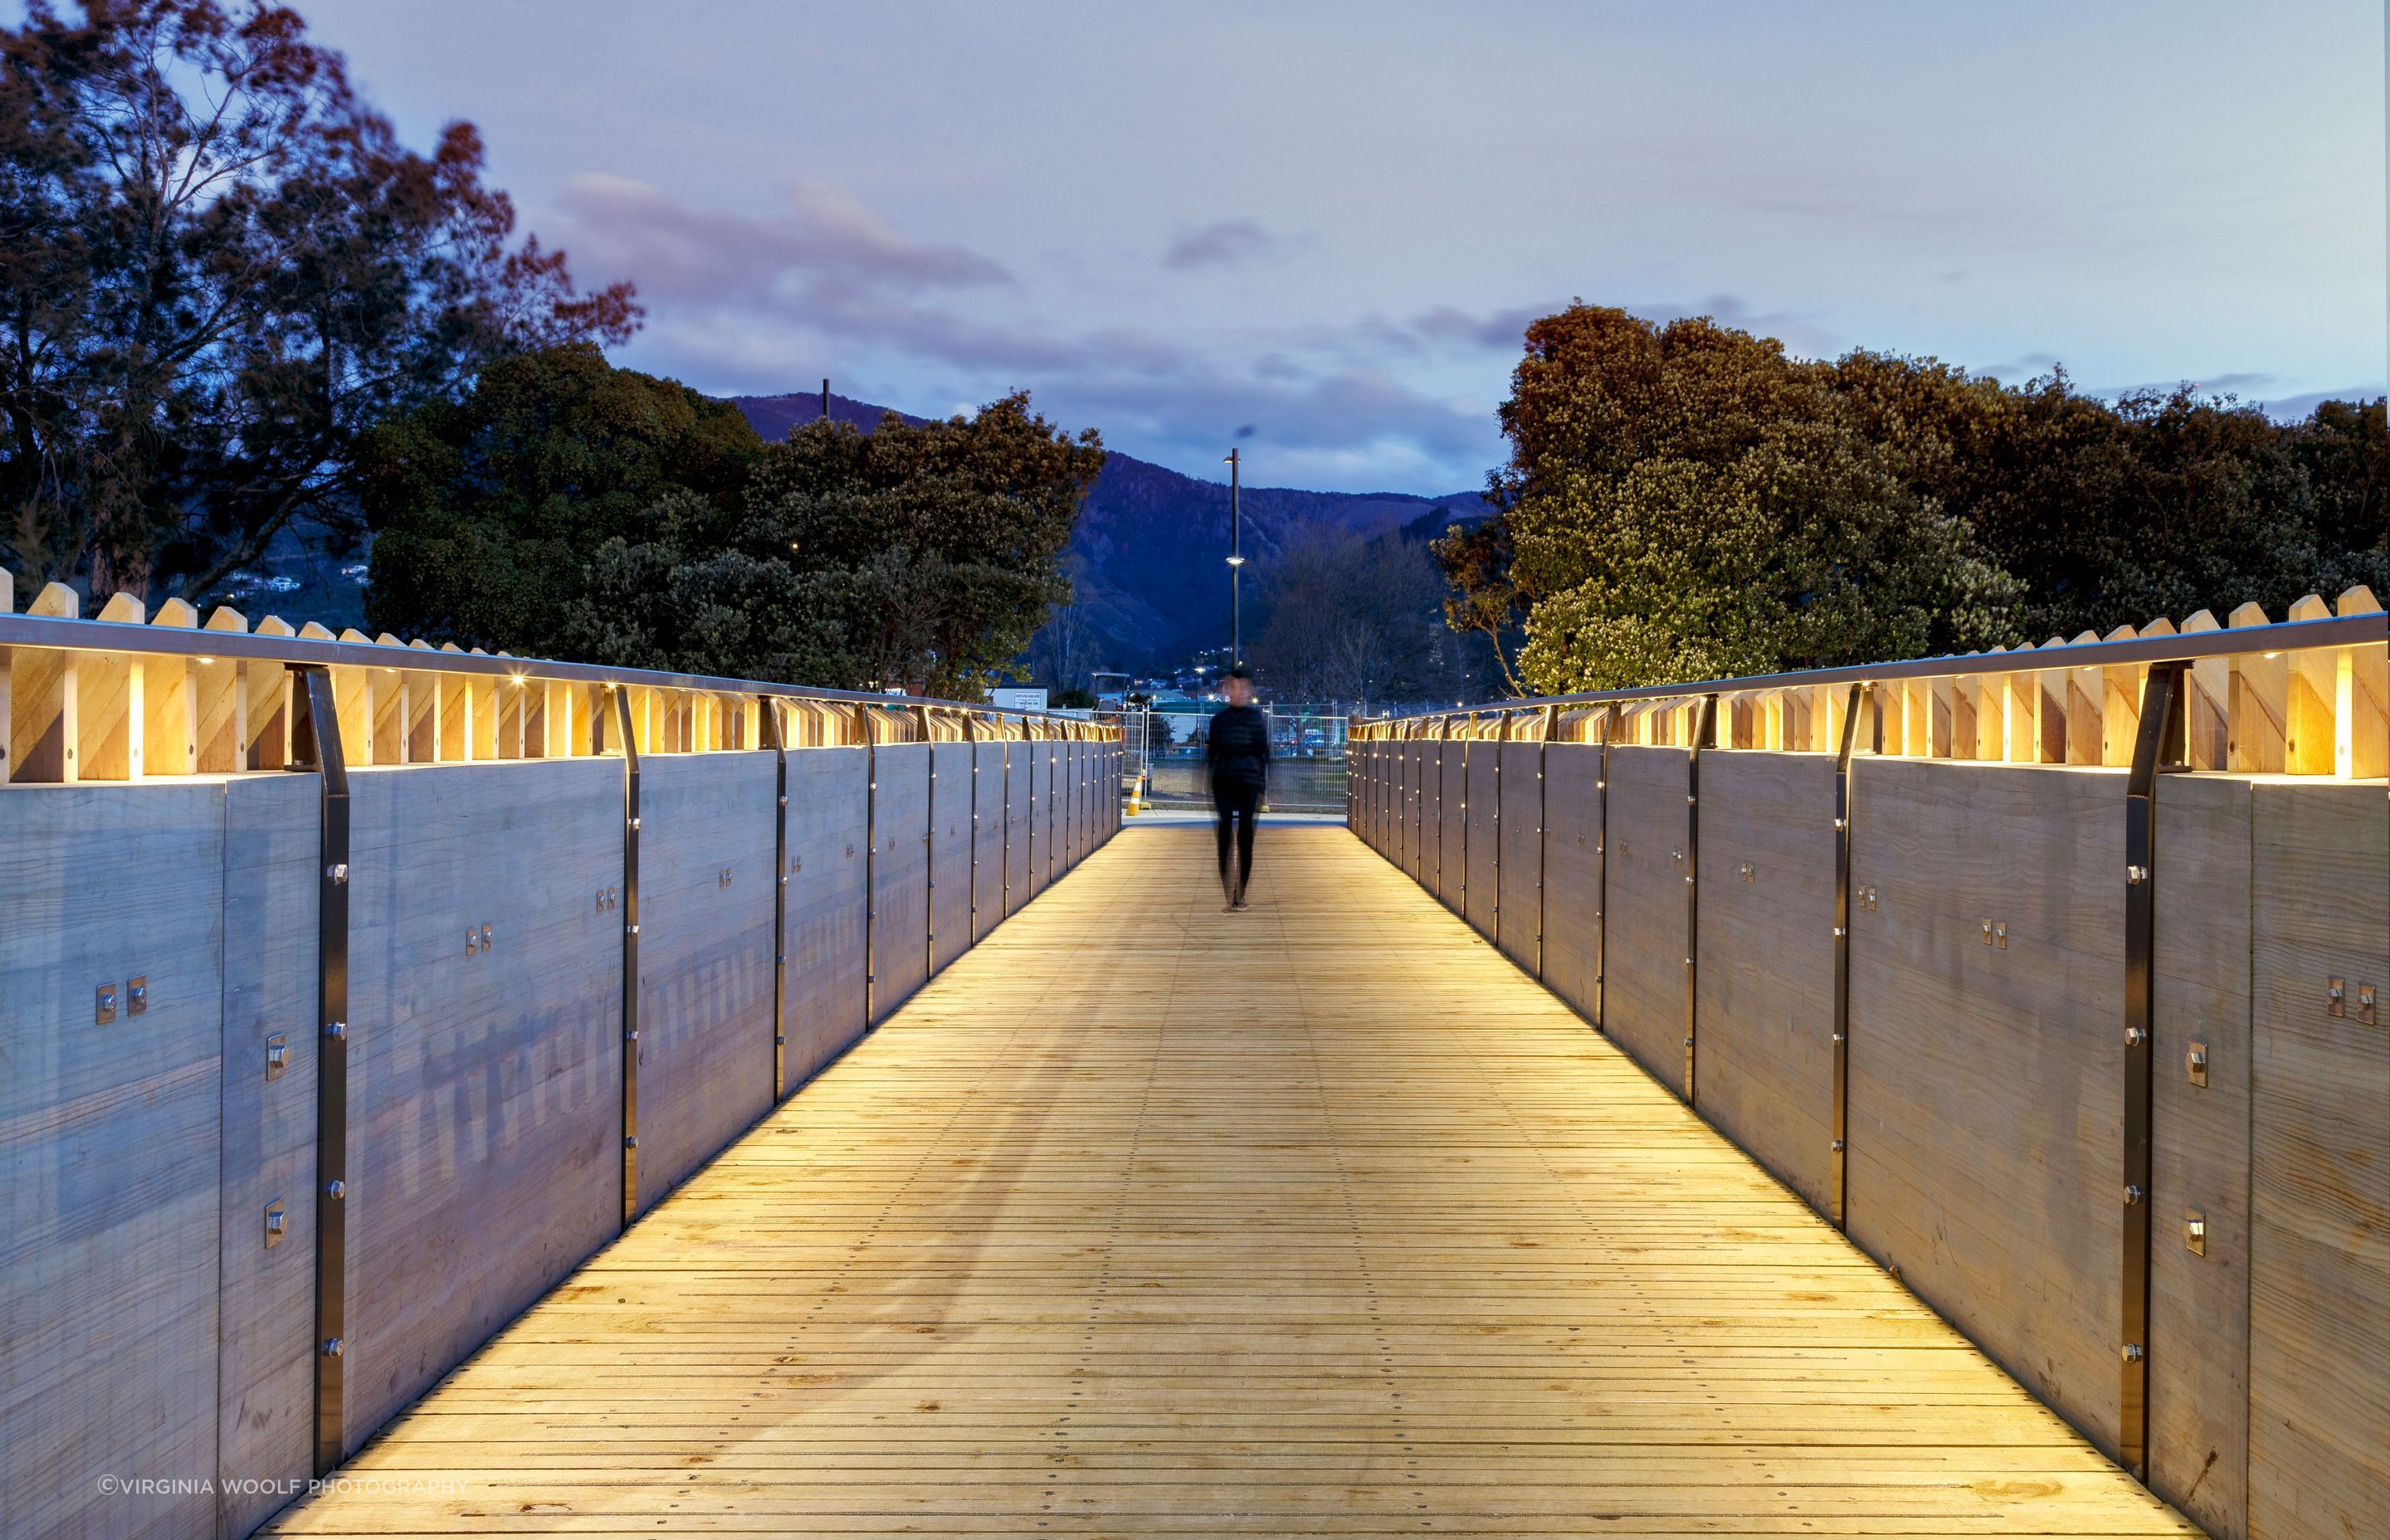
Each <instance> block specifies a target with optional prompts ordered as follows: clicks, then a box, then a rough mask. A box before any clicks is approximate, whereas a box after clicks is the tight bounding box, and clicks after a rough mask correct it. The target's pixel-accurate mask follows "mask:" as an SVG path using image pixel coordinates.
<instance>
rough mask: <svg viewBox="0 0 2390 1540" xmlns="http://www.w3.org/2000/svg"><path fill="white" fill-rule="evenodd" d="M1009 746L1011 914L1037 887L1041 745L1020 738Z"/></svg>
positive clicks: (1007, 896) (1007, 903)
mask: <svg viewBox="0 0 2390 1540" xmlns="http://www.w3.org/2000/svg"><path fill="white" fill-rule="evenodd" d="M1005 748H1006V750H1007V751H1008V752H1009V754H1010V756H1011V759H1010V762H1009V769H1008V770H1007V772H1006V774H1007V776H1008V782H1007V786H1008V790H1007V804H1006V810H1005V812H1006V824H1005V839H1004V852H1005V854H1004V912H1005V913H1006V914H1008V915H1009V914H1013V913H1016V912H1018V911H1019V909H1020V908H1021V906H1022V905H1024V904H1026V903H1028V902H1029V900H1030V897H1031V895H1032V893H1033V892H1034V891H1035V868H1036V862H1035V856H1036V853H1037V844H1036V841H1035V839H1034V835H1035V832H1036V823H1035V818H1034V815H1035V813H1036V810H1037V745H1035V744H1034V743H1030V742H1027V741H1024V740H1018V739H1016V740H1015V741H1013V742H1011V743H1009V744H1007V745H1006V746H1005Z"/></svg>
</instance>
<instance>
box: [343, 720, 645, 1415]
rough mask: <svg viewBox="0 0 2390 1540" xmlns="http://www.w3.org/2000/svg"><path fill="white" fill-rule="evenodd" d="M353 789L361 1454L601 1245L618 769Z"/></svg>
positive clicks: (613, 765)
mask: <svg viewBox="0 0 2390 1540" xmlns="http://www.w3.org/2000/svg"><path fill="white" fill-rule="evenodd" d="M350 783H351V789H352V797H353V804H352V807H353V811H352V821H353V827H352V841H353V844H352V853H351V855H350V857H349V869H350V872H351V874H352V875H351V879H350V894H351V897H350V905H351V908H350V937H351V939H350V949H349V1197H348V1200H347V1202H348V1283H347V1287H348V1330H347V1332H346V1333H345V1335H346V1339H347V1341H348V1352H347V1354H346V1363H347V1388H348V1405H347V1414H346V1435H347V1442H348V1447H349V1448H351V1449H354V1448H356V1447H357V1446H358V1445H360V1444H363V1443H364V1442H365V1440H366V1438H367V1437H369V1436H370V1435H371V1434H372V1433H373V1431H375V1430H376V1429H378V1428H379V1427H380V1426H381V1424H382V1423H383V1421H384V1420H386V1419H387V1418H389V1417H390V1416H391V1415H392V1413H394V1412H396V1411H397V1410H398V1409H399V1408H400V1407H402V1406H404V1405H406V1404H407V1403H408V1402H409V1401H412V1400H413V1399H415V1397H417V1396H418V1395H420V1394H421V1393H422V1392H424V1390H425V1389H427V1388H428V1387H429V1386H430V1384H431V1383H432V1382H433V1381H435V1380H438V1379H439V1378H440V1376H441V1375H442V1374H443V1373H445V1372H446V1371H447V1369H448V1367H450V1366H451V1365H454V1364H455V1363H456V1362H457V1361H458V1360H459V1359H461V1358H463V1357H464V1356H465V1355H466V1354H468V1353H469V1352H471V1351H472V1350H473V1348H474V1347H475V1346H477V1345H478V1344H479V1343H481V1342H482V1341H484V1340H485V1339H487V1338H488V1337H489V1335H490V1334H491V1333H492V1332H494V1331H495V1330H496V1329H497V1328H499V1327H501V1326H503V1325H505V1324H506V1323H507V1322H508V1321H509V1320H511V1319H513V1318H514V1316H515V1315H518V1314H520V1312H521V1311H522V1309H523V1308H524V1307H525V1306H527V1305H529V1304H530V1303H532V1302H533V1300H535V1299H537V1298H538V1297H539V1296H540V1295H541V1294H542V1293H544V1292H545V1291H546V1290H547V1289H548V1287H549V1286H550V1285H552V1284H554V1283H555V1282H556V1280H557V1279H558V1278H559V1277H563V1276H564V1274H565V1273H567V1272H569V1271H570V1270H571V1269H572V1267H573V1266H574V1265H575V1264H578V1263H579V1262H580V1261H581V1260H582V1259H583V1258H584V1257H586V1256H587V1255H588V1254H589V1253H590V1252H591V1251H595V1250H596V1249H597V1248H598V1246H600V1245H602V1244H604V1242H605V1241H606V1240H607V1239H609V1238H611V1237H612V1236H613V1235H614V1233H615V1231H616V1229H617V1227H618V1226H619V1224H620V1219H621V1212H622V1211H621V1188H620V1182H619V1173H620V1171H621V1166H622V1149H621V1134H622V1123H621V1116H622V1064H623V1043H622V991H623V919H624V912H623V911H622V910H620V909H608V908H605V907H603V906H601V905H600V904H599V902H598V894H599V893H600V892H603V891H604V890H606V889H608V888H611V887H619V886H620V885H621V883H622V880H623V846H622V825H623V765H622V762H621V761H620V760H582V761H563V760H554V761H546V762H543V763H540V764H493V765H451V766H442V767H439V768H437V769H433V768H419V769H404V768H399V769H387V770H384V769H373V770H361V771H357V772H355V773H353V775H352V776H351V777H350ZM483 925H487V926H489V927H490V928H491V945H490V949H489V950H487V951H482V950H481V949H480V948H479V946H478V943H477V944H476V946H475V949H474V950H473V951H471V952H468V951H467V950H466V932H467V930H468V928H469V927H470V928H471V929H472V930H474V932H475V934H476V936H478V934H479V930H480V928H481V927H482V926H483Z"/></svg>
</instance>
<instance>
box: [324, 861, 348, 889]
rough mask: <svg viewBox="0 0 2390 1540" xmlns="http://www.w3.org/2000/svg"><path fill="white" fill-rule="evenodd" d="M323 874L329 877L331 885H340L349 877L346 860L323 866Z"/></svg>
mask: <svg viewBox="0 0 2390 1540" xmlns="http://www.w3.org/2000/svg"><path fill="white" fill-rule="evenodd" d="M324 875H325V877H326V878H328V879H330V881H331V884H332V886H334V887H335V888H337V887H340V886H341V884H343V883H345V882H347V881H348V879H349V864H348V863H347V862H346V861H335V862H333V863H332V864H331V865H330V866H326V867H325V868H324Z"/></svg>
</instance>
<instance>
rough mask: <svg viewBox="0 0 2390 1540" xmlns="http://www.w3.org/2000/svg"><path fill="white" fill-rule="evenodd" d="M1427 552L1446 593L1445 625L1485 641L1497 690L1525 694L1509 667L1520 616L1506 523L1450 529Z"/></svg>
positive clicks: (1484, 522) (1483, 521)
mask: <svg viewBox="0 0 2390 1540" xmlns="http://www.w3.org/2000/svg"><path fill="white" fill-rule="evenodd" d="M1429 549H1430V550H1431V551H1433V554H1434V557H1435V559H1436V562H1437V564H1438V565H1439V566H1440V567H1441V568H1442V570H1443V572H1444V577H1445V583H1446V586H1447V587H1448V588H1449V589H1450V590H1451V592H1450V593H1448V594H1447V595H1446V597H1445V600H1444V622H1445V624H1446V625H1447V626H1449V627H1450V628H1451V629H1453V630H1454V631H1457V632H1458V633H1460V634H1461V635H1481V636H1484V638H1485V643H1486V646H1488V647H1489V648H1492V649H1493V652H1494V666H1495V669H1496V671H1497V673H1499V674H1501V682H1502V687H1503V688H1504V689H1505V690H1507V691H1509V692H1510V694H1512V695H1523V694H1525V693H1526V691H1525V689H1524V688H1523V687H1522V686H1521V685H1520V683H1519V674H1518V670H1517V668H1516V667H1514V666H1513V662H1514V660H1515V659H1516V658H1517V656H1518V651H1519V640H1520V637H1519V631H1520V624H1521V622H1522V621H1523V620H1524V618H1525V615H1524V609H1523V605H1522V603H1521V598H1520V594H1519V586H1518V584H1515V583H1513V582H1511V581H1510V558H1511V556H1512V554H1513V553H1512V551H1511V549H1510V521H1509V520H1505V519H1500V518H1495V519H1481V520H1476V521H1475V522H1473V523H1467V524H1455V525H1452V526H1451V527H1450V528H1448V529H1447V530H1446V531H1445V533H1443V534H1442V535H1441V536H1440V537H1438V538H1437V539H1436V540H1435V541H1434V542H1433V545H1431V546H1430V547H1429Z"/></svg>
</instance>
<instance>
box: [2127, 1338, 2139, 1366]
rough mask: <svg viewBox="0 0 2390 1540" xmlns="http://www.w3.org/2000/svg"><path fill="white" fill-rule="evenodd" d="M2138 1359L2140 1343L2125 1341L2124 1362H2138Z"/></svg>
mask: <svg viewBox="0 0 2390 1540" xmlns="http://www.w3.org/2000/svg"><path fill="white" fill-rule="evenodd" d="M2140 1361H2141V1344H2140V1343H2139V1342H2127V1343H2126V1344H2125V1362H2126V1363H2127V1364H2138V1363H2139V1362H2140Z"/></svg>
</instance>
